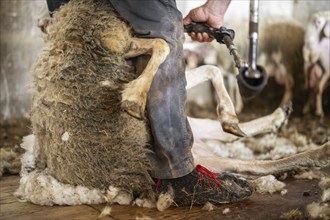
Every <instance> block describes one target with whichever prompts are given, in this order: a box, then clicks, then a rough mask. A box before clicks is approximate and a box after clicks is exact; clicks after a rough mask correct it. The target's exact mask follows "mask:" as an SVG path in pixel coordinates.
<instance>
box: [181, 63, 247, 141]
mask: <svg viewBox="0 0 330 220" xmlns="http://www.w3.org/2000/svg"><path fill="white" fill-rule="evenodd" d="M186 79H187V86H186V88H187V89H189V88H191V87H193V86H195V85H197V84H199V83H201V82H203V81H206V80H211V82H212V84H213V86H214V89H215V91H216V94H217V95H218V97H219V100H220V101H219V104H218V106H217V115H218V118H219V121H220V122H221V126H222V129H223V130H224V131H226V132H228V133H231V134H234V135H236V136H241V137H242V136H245V134H244V133H243V132H242V131H241V129H240V128H239V126H238V118H237V115H236V113H235V108H234V105H233V103H232V101H231V99H230V97H229V95H228V92H227V90H226V87H225V85H224V81H223V76H222V73H221V71H220V69H219V68H217V67H215V66H211V65H204V66H201V67H198V68H196V69H193V70H188V71H187V72H186Z"/></svg>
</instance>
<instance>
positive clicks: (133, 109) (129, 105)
mask: <svg viewBox="0 0 330 220" xmlns="http://www.w3.org/2000/svg"><path fill="white" fill-rule="evenodd" d="M121 107H122V108H123V109H124V110H125V111H126V112H127V113H128V114H129V115H130V116H132V117H134V118H136V119H139V120H144V108H142V107H141V106H140V105H138V104H137V103H136V102H132V101H128V100H125V101H123V102H122V103H121Z"/></svg>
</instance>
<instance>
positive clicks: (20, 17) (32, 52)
mask: <svg viewBox="0 0 330 220" xmlns="http://www.w3.org/2000/svg"><path fill="white" fill-rule="evenodd" d="M43 2H44V1H42V0H40V1H22V0H1V1H0V17H1V19H0V34H1V35H0V49H1V50H0V51H1V53H0V68H1V74H0V93H1V96H0V118H12V117H22V116H28V113H29V109H30V105H31V82H32V75H31V67H32V65H33V63H34V61H35V59H36V57H37V54H38V51H39V50H40V48H41V46H42V42H43V41H42V38H41V33H40V31H39V29H38V28H37V27H36V22H37V15H38V12H39V9H40V6H41V5H42V4H43Z"/></svg>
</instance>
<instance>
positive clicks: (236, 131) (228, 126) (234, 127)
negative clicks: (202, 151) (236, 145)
mask: <svg viewBox="0 0 330 220" xmlns="http://www.w3.org/2000/svg"><path fill="white" fill-rule="evenodd" d="M222 129H223V130H224V131H225V132H227V133H230V134H233V135H236V136H238V137H245V136H247V135H246V134H245V133H244V132H243V131H242V130H241V129H240V128H239V127H238V124H237V123H229V122H223V123H222Z"/></svg>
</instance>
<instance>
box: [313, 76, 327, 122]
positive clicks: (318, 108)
mask: <svg viewBox="0 0 330 220" xmlns="http://www.w3.org/2000/svg"><path fill="white" fill-rule="evenodd" d="M329 79H330V72H329V73H324V74H323V76H322V78H321V81H320V83H319V86H318V90H317V93H316V112H315V114H316V115H317V116H320V117H321V118H323V117H324V111H323V106H322V95H323V91H324V87H325V84H326V83H327V81H328V80H329Z"/></svg>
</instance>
